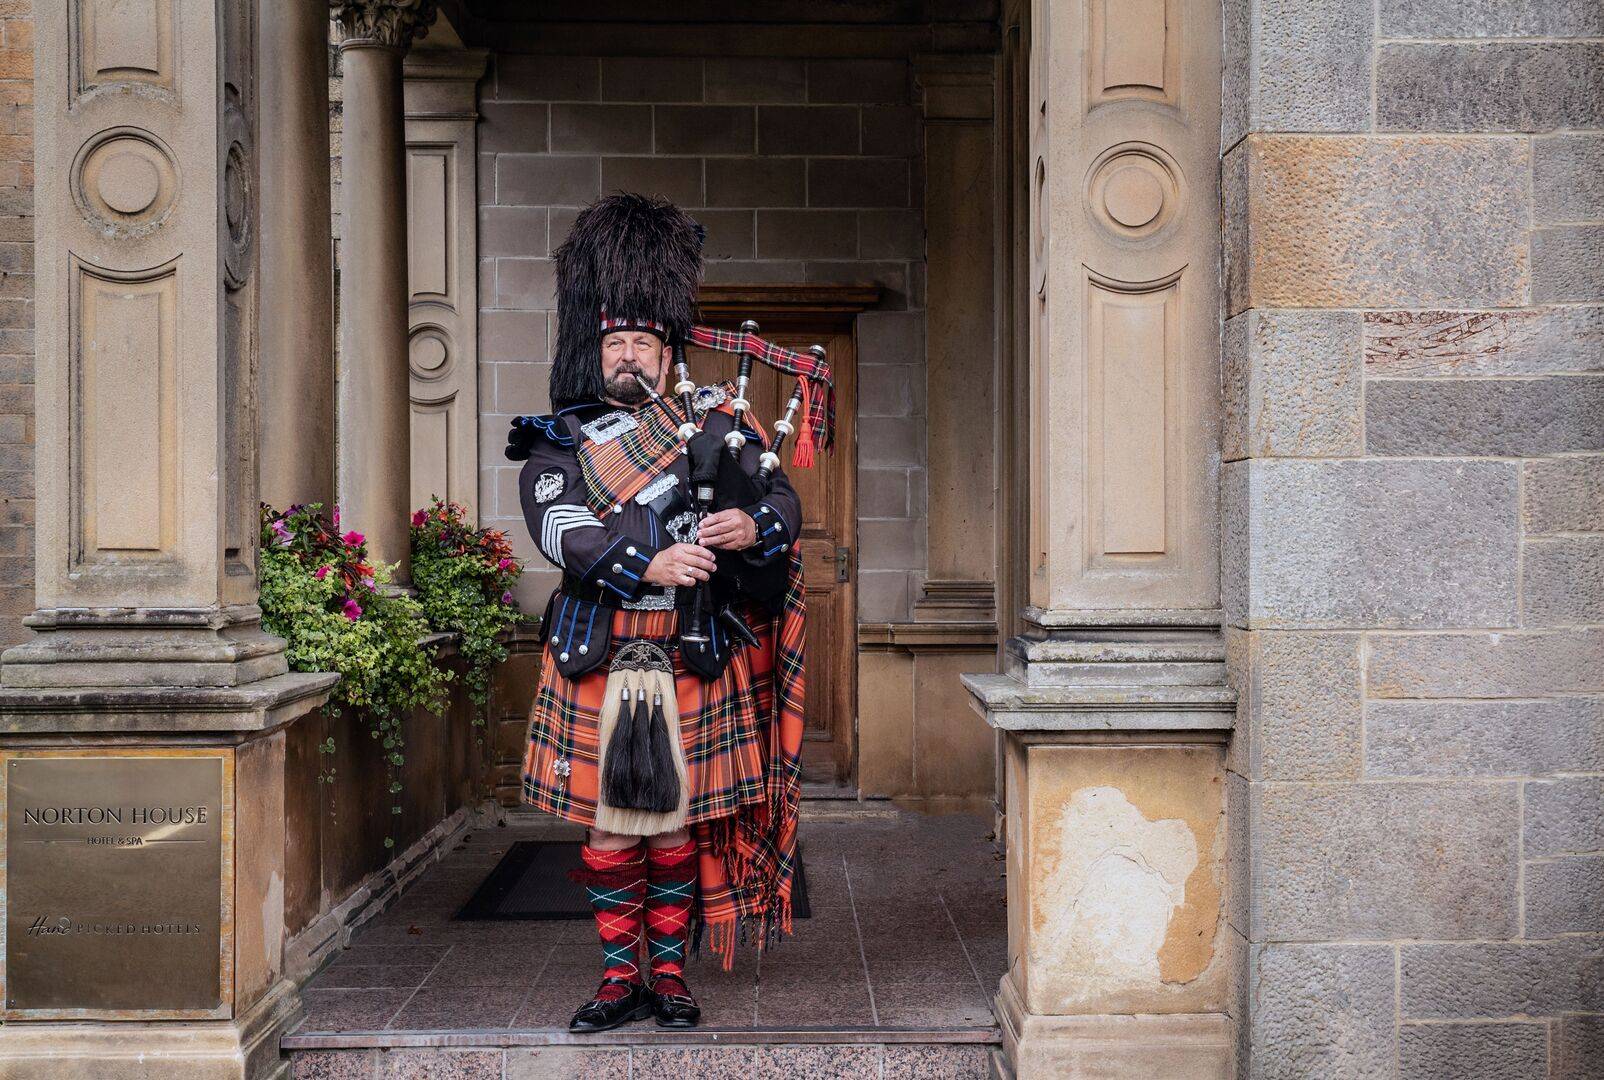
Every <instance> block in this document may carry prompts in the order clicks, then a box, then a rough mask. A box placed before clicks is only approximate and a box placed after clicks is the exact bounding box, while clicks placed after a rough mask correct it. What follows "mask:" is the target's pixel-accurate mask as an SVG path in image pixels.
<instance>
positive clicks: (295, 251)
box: [257, 0, 334, 509]
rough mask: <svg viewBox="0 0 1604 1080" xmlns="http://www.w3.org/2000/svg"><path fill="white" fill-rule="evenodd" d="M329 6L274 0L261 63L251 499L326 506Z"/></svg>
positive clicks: (330, 399) (330, 365)
mask: <svg viewBox="0 0 1604 1080" xmlns="http://www.w3.org/2000/svg"><path fill="white" fill-rule="evenodd" d="M328 16H329V11H328V5H327V4H326V3H325V2H324V0H285V2H284V3H280V4H274V5H272V8H271V13H270V14H269V15H268V16H267V17H265V18H263V19H262V20H261V21H260V23H259V25H258V27H257V41H258V43H259V47H260V52H261V56H262V64H261V71H262V77H261V108H260V110H259V114H260V122H261V130H262V142H263V144H264V145H267V146H271V147H272V148H273V152H272V153H271V154H265V155H263V156H262V161H261V192H262V202H261V205H262V219H263V220H264V221H269V222H272V227H271V228H268V229H264V230H263V231H262V240H261V261H262V306H261V319H260V333H261V381H260V393H261V432H262V434H261V440H260V446H261V463H262V465H261V476H262V480H261V484H262V501H263V502H266V503H268V504H270V505H272V506H274V507H277V508H279V509H283V508H284V507H286V506H288V505H290V504H291V503H308V502H317V503H322V504H323V505H324V507H325V508H327V507H329V506H331V505H332V504H333V502H334V261H333V252H332V241H331V239H330V235H329V231H330V230H329V214H330V208H329V124H328V114H329V47H328V41H329V21H328Z"/></svg>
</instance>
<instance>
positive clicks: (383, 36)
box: [329, 0, 436, 585]
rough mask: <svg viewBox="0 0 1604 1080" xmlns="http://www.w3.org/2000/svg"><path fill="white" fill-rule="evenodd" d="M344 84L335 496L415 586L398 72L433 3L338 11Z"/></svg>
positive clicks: (339, 4)
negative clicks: (410, 535)
mask: <svg viewBox="0 0 1604 1080" xmlns="http://www.w3.org/2000/svg"><path fill="white" fill-rule="evenodd" d="M329 10H330V12H331V13H332V15H333V17H334V28H335V36H336V38H337V39H338V42H339V47H340V63H341V65H342V71H343V73H344V89H343V93H344V101H345V116H344V127H343V136H342V141H341V157H340V170H341V172H340V178H341V182H340V193H341V196H340V199H341V207H340V229H341V232H340V235H341V253H340V264H341V265H340V371H339V380H338V383H337V386H338V402H337V408H338V417H339V418H338V424H337V436H336V439H337V441H336V447H337V450H336V459H335V491H336V494H337V496H338V498H339V502H340V511H341V514H342V516H343V520H344V522H345V523H346V524H347V525H348V526H349V527H350V528H354V529H357V530H360V531H361V532H362V533H364V534H365V535H366V536H367V538H368V550H369V551H370V552H372V554H373V557H374V558H375V559H377V560H379V561H381V562H385V563H395V564H397V569H396V576H395V581H396V583H397V584H403V585H404V584H406V583H407V582H409V581H410V579H411V574H410V566H409V558H408V553H407V519H408V515H409V514H410V513H411V506H410V503H411V483H412V477H411V470H412V451H411V446H412V438H411V421H412V418H411V404H410V397H409V387H408V369H407V338H408V334H407V298H408V291H407V217H406V199H407V179H406V129H405V124H404V115H403V107H402V84H401V60H402V57H403V56H404V55H405V53H406V51H407V48H408V46H409V45H410V44H411V42H412V40H413V39H414V38H416V37H419V36H421V35H422V34H423V33H424V32H425V31H427V30H428V27H429V24H430V23H431V22H432V21H433V20H434V16H435V10H436V9H435V5H434V2H433V0H330V4H329Z"/></svg>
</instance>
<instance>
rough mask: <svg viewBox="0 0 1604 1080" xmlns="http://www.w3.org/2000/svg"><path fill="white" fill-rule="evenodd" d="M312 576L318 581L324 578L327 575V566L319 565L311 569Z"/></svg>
mask: <svg viewBox="0 0 1604 1080" xmlns="http://www.w3.org/2000/svg"><path fill="white" fill-rule="evenodd" d="M312 576H313V577H315V578H317V579H318V580H319V581H322V580H323V579H324V578H326V577H328V576H329V568H328V567H326V566H320V567H318V568H317V569H316V570H314V571H312Z"/></svg>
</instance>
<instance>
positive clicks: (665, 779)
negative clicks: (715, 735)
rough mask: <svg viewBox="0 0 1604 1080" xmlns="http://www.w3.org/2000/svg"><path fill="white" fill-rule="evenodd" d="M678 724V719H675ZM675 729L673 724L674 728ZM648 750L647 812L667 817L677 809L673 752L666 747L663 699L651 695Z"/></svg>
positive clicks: (676, 786) (666, 735)
mask: <svg viewBox="0 0 1604 1080" xmlns="http://www.w3.org/2000/svg"><path fill="white" fill-rule="evenodd" d="M675 719H676V720H678V719H679V718H678V717H675ZM675 726H676V727H677V726H678V725H677V724H676V725H675ZM650 727H651V740H650V749H649V751H648V752H647V760H648V761H649V762H651V770H652V775H651V784H650V785H649V786H648V788H647V797H648V799H649V800H650V808H651V809H653V810H656V811H658V812H660V813H667V812H668V811H670V810H672V809H674V808H675V807H676V806H678V805H679V773H678V772H676V771H675V769H674V750H673V747H672V746H671V745H670V744H669V741H668V740H669V737H670V736H669V727H668V718H667V717H666V716H664V715H663V695H662V694H653V695H652V719H651V724H650Z"/></svg>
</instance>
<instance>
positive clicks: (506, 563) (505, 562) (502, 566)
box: [496, 559, 512, 570]
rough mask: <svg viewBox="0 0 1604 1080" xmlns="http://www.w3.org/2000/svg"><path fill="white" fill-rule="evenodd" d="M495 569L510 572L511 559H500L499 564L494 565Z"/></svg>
mask: <svg viewBox="0 0 1604 1080" xmlns="http://www.w3.org/2000/svg"><path fill="white" fill-rule="evenodd" d="M496 569H497V570H510V569H512V560H511V559H502V560H501V561H500V562H498V563H497V564H496Z"/></svg>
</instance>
